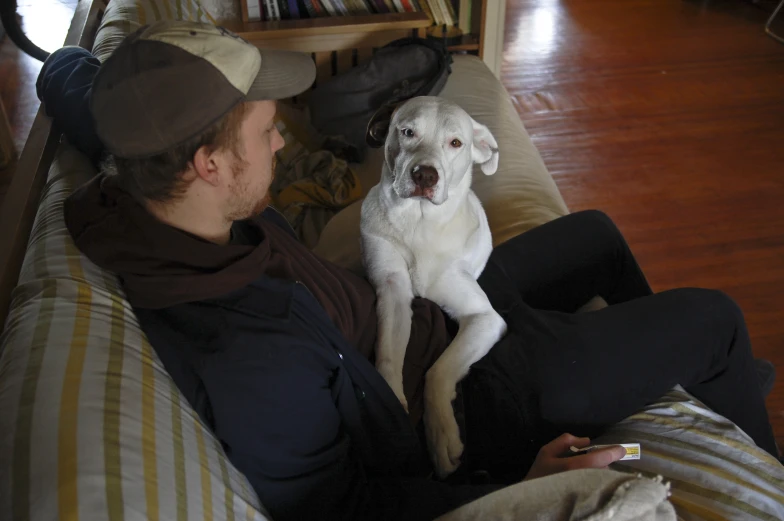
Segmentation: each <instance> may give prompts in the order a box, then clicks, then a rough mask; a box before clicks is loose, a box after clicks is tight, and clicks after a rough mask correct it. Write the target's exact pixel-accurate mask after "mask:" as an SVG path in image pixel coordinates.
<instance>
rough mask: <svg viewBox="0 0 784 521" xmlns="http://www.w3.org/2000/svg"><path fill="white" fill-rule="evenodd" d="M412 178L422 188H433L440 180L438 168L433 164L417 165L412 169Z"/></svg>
mask: <svg viewBox="0 0 784 521" xmlns="http://www.w3.org/2000/svg"><path fill="white" fill-rule="evenodd" d="M411 180H412V181H414V184H415V185H417V186H419V187H420V188H431V187H432V186H433V185H435V184H436V183H437V182H438V170H436V169H435V168H433V167H432V166H427V165H417V166H415V167H414V168H412V169H411Z"/></svg>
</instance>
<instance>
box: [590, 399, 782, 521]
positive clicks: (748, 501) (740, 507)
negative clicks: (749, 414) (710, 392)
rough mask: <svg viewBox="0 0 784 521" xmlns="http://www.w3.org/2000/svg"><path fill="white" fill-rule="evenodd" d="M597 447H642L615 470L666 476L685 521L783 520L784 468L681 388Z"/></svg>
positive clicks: (619, 426) (627, 421) (600, 440)
mask: <svg viewBox="0 0 784 521" xmlns="http://www.w3.org/2000/svg"><path fill="white" fill-rule="evenodd" d="M594 442H595V443H640V445H641V446H640V449H641V453H642V457H641V459H640V460H636V461H635V460H629V461H624V462H620V463H616V464H615V465H613V468H615V469H617V470H623V471H626V472H640V473H642V474H644V475H647V476H655V475H658V474H660V475H662V476H664V477H665V479H667V480H668V481H669V482H670V483H671V485H672V498H671V501H672V503H673V504H674V505H675V507H676V510H677V511H678V514H679V515H681V516H682V517H683V518H684V519H687V520H698V519H702V520H708V521H713V520H725V519H733V520H734V519H737V520H776V519H784V466H782V465H781V463H779V461H778V460H776V458H774V457H773V456H771V455H770V454H768V453H767V452H765V451H764V450H762V449H760V448H759V447H757V445H756V444H755V443H754V441H752V439H751V438H750V437H749V436H748V435H747V434H746V433H745V432H743V431H742V430H740V429H739V428H738V427H737V426H736V425H735V424H734V423H732V422H731V421H729V420H727V419H726V418H724V417H723V416H720V415H718V414H716V413H715V412H713V411H711V410H710V409H709V408H708V407H707V406H705V405H704V404H703V403H701V402H700V401H699V400H697V399H696V398H694V397H693V396H691V395H690V394H688V393H687V392H686V391H684V390H683V388H681V387H680V386H678V387H676V388H675V389H673V390H672V391H671V392H669V393H667V394H666V395H665V396H664V397H662V399H661V400H658V401H657V403H654V404H651V405H649V406H647V407H645V408H644V409H643V410H641V411H640V412H638V413H637V414H634V415H632V416H630V417H629V418H627V419H625V420H623V421H622V422H620V423H619V424H617V425H615V426H613V427H612V428H611V429H610V430H609V431H608V432H607V433H605V434H604V435H603V436H601V437H600V438H597V439H596V440H594Z"/></svg>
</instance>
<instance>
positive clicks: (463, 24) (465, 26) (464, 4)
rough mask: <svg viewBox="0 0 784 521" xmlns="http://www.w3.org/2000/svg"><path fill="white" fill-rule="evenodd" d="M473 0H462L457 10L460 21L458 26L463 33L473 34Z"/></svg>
mask: <svg viewBox="0 0 784 521" xmlns="http://www.w3.org/2000/svg"><path fill="white" fill-rule="evenodd" d="M471 1H472V0H460V4H459V6H458V10H457V15H458V16H457V17H458V22H457V26H458V27H460V30H461V31H463V34H471V9H472V7H473V6H472V5H471Z"/></svg>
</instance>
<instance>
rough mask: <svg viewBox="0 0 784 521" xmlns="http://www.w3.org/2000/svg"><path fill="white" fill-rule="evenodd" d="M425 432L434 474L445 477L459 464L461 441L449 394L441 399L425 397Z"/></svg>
mask: <svg viewBox="0 0 784 521" xmlns="http://www.w3.org/2000/svg"><path fill="white" fill-rule="evenodd" d="M424 421H425V434H426V435H427V448H428V450H429V451H430V457H431V459H432V460H433V466H434V467H435V470H436V474H437V475H438V477H439V478H442V479H443V478H445V477H447V476H448V475H450V474H451V473H452V472H454V471H455V470H457V467H459V466H460V456H462V454H463V442H462V441H461V440H460V428H459V427H458V426H457V420H456V419H455V413H454V411H453V410H452V401H451V399H450V397H449V396H446V397H445V398H443V399H437V400H428V399H427V398H426V399H425V417H424Z"/></svg>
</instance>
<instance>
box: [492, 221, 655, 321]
mask: <svg viewBox="0 0 784 521" xmlns="http://www.w3.org/2000/svg"><path fill="white" fill-rule="evenodd" d="M488 265H489V268H491V270H492V269H493V268H500V270H501V271H503V272H504V274H505V275H506V278H507V279H508V280H509V281H511V282H512V284H513V285H514V287H515V288H516V289H517V292H518V293H519V295H520V296H521V297H522V299H523V301H525V302H526V304H528V305H529V306H531V307H533V308H535V309H549V310H555V311H564V312H567V313H569V312H574V311H576V310H577V309H578V308H579V307H580V306H582V305H583V304H585V303H586V302H588V300H590V299H591V298H592V297H594V296H596V295H599V296H601V297H603V298H604V300H606V301H607V303H608V304H611V305H612V304H617V303H619V302H625V301H627V300H631V299H634V298H638V297H643V296H646V295H650V294H651V293H652V291H651V288H650V286H649V285H648V282H647V281H646V280H645V277H644V275H643V273H642V271H641V270H640V267H639V266H638V265H637V261H636V260H635V259H634V256H633V255H632V252H631V251H630V250H629V246H628V245H627V244H626V241H625V240H624V238H623V236H622V235H621V232H620V231H619V230H618V228H617V227H616V226H615V224H613V222H612V221H611V220H610V218H609V217H607V216H606V215H605V214H603V213H601V212H598V211H595V210H589V211H584V212H578V213H574V214H570V215H567V216H565V217H561V218H559V219H556V220H554V221H551V222H548V223H546V224H543V225H541V226H538V227H536V228H534V229H532V230H529V231H527V232H525V233H523V234H521V235H519V236H517V237H515V238H513V239H510V240H509V241H507V242H505V243H503V244H501V245H499V246H498V247H497V248H495V249H494V250H493V253H492V255H491V256H490V261H489V263H488ZM483 275H484V274H483ZM485 278H487V277H485ZM481 282H482V278H481V277H480V283H481Z"/></svg>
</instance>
